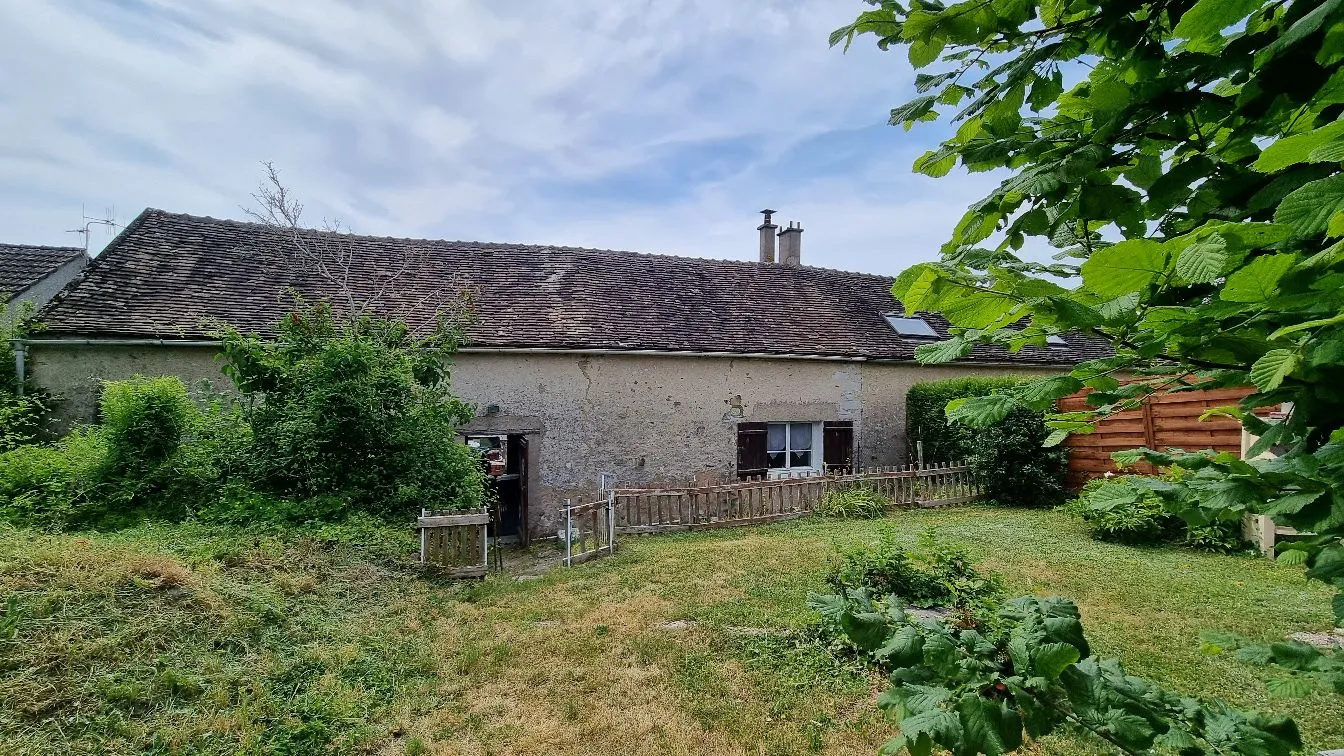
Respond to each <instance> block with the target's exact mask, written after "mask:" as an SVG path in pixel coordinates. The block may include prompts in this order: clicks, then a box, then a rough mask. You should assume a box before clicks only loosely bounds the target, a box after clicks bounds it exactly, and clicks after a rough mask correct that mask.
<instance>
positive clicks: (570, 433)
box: [29, 345, 1055, 535]
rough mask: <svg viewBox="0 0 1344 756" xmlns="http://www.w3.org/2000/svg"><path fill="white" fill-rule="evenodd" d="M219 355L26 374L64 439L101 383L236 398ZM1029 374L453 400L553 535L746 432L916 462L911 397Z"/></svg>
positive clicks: (516, 382) (637, 375)
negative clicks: (795, 427) (831, 436)
mask: <svg viewBox="0 0 1344 756" xmlns="http://www.w3.org/2000/svg"><path fill="white" fill-rule="evenodd" d="M215 354H216V350H214V349H211V348H205V347H167V346H118V347H113V346H39V345H34V346H33V348H32V349H31V350H30V356H29V369H30V371H31V372H32V374H33V376H34V378H35V380H36V381H37V382H38V383H39V385H42V386H43V387H44V388H46V389H48V390H49V391H52V392H54V393H56V394H58V395H60V396H61V397H62V402H61V404H60V406H59V409H58V413H59V417H60V419H61V421H62V423H63V424H64V425H65V426H67V427H68V425H69V424H70V423H72V422H91V421H93V420H94V419H95V418H96V413H97V393H98V385H99V382H100V381H103V380H114V379H119V378H126V377H130V376H133V375H169V374H175V375H179V376H181V377H182V378H183V379H184V380H185V381H186V382H187V383H188V384H189V385H192V386H193V388H194V389H195V390H197V391H202V392H203V391H207V390H225V391H226V390H228V388H229V386H230V384H229V382H228V380H227V379H226V378H225V377H224V376H223V375H222V374H221V373H220V371H219V362H218V361H217V360H216V359H215ZM1048 372H1055V371H1052V370H1049V369H1043V368H1039V367H1028V366H1022V367H1017V366H1011V367H992V366H979V365H956V366H941V367H921V366H918V365H913V364H909V363H877V362H847V361H833V360H808V359H764V358H732V357H690V356H675V355H644V354H641V355H620V354H603V355H574V354H528V353H521V352H500V353H480V352H476V353H464V354H461V355H459V356H458V357H457V359H456V361H455V364H454V365H453V369H452V381H453V388H454V391H455V392H456V393H457V394H458V395H459V396H461V397H462V398H463V399H465V400H467V401H470V402H473V403H475V404H476V406H477V414H478V417H477V419H476V420H475V421H473V422H472V424H471V425H470V426H469V427H468V430H469V431H470V432H480V433H520V434H526V435H527V437H528V440H529V451H530V456H531V464H530V473H531V474H530V475H529V478H530V480H529V488H530V510H531V522H530V529H531V531H532V532H533V533H534V534H537V535H540V534H546V533H552V534H553V533H554V532H555V531H556V529H557V528H556V523H557V521H558V518H559V515H558V510H559V507H560V505H561V504H562V503H563V501H564V500H565V499H566V498H573V499H581V498H583V497H587V496H592V495H595V494H596V493H597V491H598V488H599V481H600V476H601V475H602V474H603V473H606V474H607V475H608V476H611V477H614V479H615V481H616V484H617V485H619V486H622V487H628V486H646V485H652V484H687V483H694V482H710V481H716V480H722V479H728V478H731V477H733V476H734V475H735V470H734V467H735V465H736V461H737V459H736V457H737V424H738V423H739V422H744V421H750V422H774V421H811V422H819V421H825V420H851V421H853V423H854V438H855V447H856V448H855V456H854V460H855V463H856V464H858V465H862V466H872V465H895V464H903V463H905V462H907V461H908V457H907V453H908V451H907V448H906V442H905V394H906V391H907V390H908V389H909V388H910V386H912V385H914V384H915V383H917V382H920V381H929V380H939V379H943V378H950V377H957V376H965V375H971V374H981V375H989V374H998V375H1007V374H1021V375H1031V374H1035V375H1040V374H1042V373H1048Z"/></svg>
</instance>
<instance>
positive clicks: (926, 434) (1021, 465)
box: [906, 377, 1068, 507]
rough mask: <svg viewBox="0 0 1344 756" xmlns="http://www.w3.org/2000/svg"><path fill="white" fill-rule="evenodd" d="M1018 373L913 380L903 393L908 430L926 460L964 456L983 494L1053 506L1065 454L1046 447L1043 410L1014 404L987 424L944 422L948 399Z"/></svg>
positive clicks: (988, 389)
mask: <svg viewBox="0 0 1344 756" xmlns="http://www.w3.org/2000/svg"><path fill="white" fill-rule="evenodd" d="M1023 380H1024V379H1023V378H1020V377H1002V378H953V379H950V380H944V381H928V382H925V383H916V384H915V385H914V386H912V387H911V388H910V391H909V392H908V393H907V394H906V428H907V434H908V437H909V438H910V439H911V441H916V440H920V439H922V440H923V441H924V459H925V460H926V461H928V462H952V461H958V460H963V459H964V460H967V461H968V462H969V463H970V465H971V469H972V472H973V474H974V475H975V477H976V479H977V481H978V482H979V483H980V484H981V485H982V486H983V487H984V489H985V495H986V496H988V497H989V498H990V499H993V500H995V501H997V502H999V503H1000V504H1004V505H1007V506H1024V507H1051V506H1057V505H1058V504H1060V503H1062V502H1063V501H1064V498H1065V488H1064V475H1065V472H1066V471H1067V468H1068V453H1067V451H1065V450H1064V449H1062V448H1059V447H1048V448H1047V447H1046V446H1044V443H1045V440H1046V438H1047V437H1049V435H1050V430H1049V429H1048V428H1047V427H1046V426H1045V414H1044V413H1041V412H1032V411H1031V410H1028V409H1025V408H1021V407H1015V408H1014V409H1012V410H1011V411H1009V412H1008V414H1007V416H1005V417H1004V418H1003V419H1002V420H1000V421H999V422H997V423H995V424H993V425H991V426H989V427H987V428H971V427H969V426H967V425H963V424H961V423H950V422H948V420H947V414H946V408H947V404H948V402H950V401H952V400H954V399H964V398H967V397H972V396H988V395H990V394H995V393H998V392H1001V391H1005V390H1007V389H1010V388H1013V387H1014V386H1017V385H1019V384H1020V383H1022V382H1023Z"/></svg>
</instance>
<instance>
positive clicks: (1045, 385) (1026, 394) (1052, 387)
mask: <svg viewBox="0 0 1344 756" xmlns="http://www.w3.org/2000/svg"><path fill="white" fill-rule="evenodd" d="M1082 388H1083V382H1082V381H1080V380H1078V379H1077V378H1074V377H1073V376H1071V375H1057V376H1055V377H1053V378H1046V379H1043V380H1039V381H1032V382H1031V383H1026V384H1023V385H1022V386H1021V387H1019V388H1018V389H1017V392H1016V393H1017V398H1018V399H1020V400H1021V401H1023V402H1026V403H1027V404H1032V405H1036V404H1042V403H1046V402H1053V401H1054V400H1056V399H1060V398H1062V397H1066V396H1068V395H1070V394H1073V393H1075V392H1077V391H1081V390H1082Z"/></svg>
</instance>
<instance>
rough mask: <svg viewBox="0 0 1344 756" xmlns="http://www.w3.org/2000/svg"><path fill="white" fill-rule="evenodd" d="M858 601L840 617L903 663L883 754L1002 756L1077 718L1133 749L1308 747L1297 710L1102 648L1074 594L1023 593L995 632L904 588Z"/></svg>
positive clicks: (887, 701)
mask: <svg viewBox="0 0 1344 756" xmlns="http://www.w3.org/2000/svg"><path fill="white" fill-rule="evenodd" d="M848 598H849V600H848V601H847V602H844V603H834V604H831V605H829V607H830V610H831V611H832V612H833V614H834V615H835V616H834V617H833V618H832V619H833V621H836V622H838V623H839V625H840V626H841V627H843V628H844V630H845V632H846V634H847V635H848V636H849V638H850V639H851V640H852V641H853V642H854V643H855V644H856V645H858V646H859V647H860V648H861V649H864V650H866V651H868V652H871V653H872V654H873V655H874V656H875V657H876V658H877V659H878V660H879V661H880V662H882V663H883V664H884V666H886V667H888V668H889V669H892V670H894V671H893V672H892V675H891V680H892V684H893V686H892V688H891V689H890V690H888V691H887V692H886V693H884V694H882V696H881V698H879V699H878V705H879V706H881V707H882V708H883V709H886V710H888V711H891V712H893V713H894V714H895V715H896V717H898V718H899V720H900V734H899V735H897V736H896V738H894V739H893V740H891V741H890V742H888V743H887V744H886V745H885V746H884V747H883V749H882V750H883V752H884V753H895V752H897V751H899V750H902V749H904V750H907V751H909V752H910V753H911V754H913V755H914V756H927V755H928V754H930V753H933V751H934V748H935V747H937V748H940V749H946V750H948V751H951V752H952V753H953V754H956V755H957V756H962V755H963V754H966V755H971V754H979V753H983V754H990V755H991V756H992V755H993V754H1002V753H1008V752H1011V751H1015V750H1017V749H1018V748H1020V747H1021V746H1022V745H1023V744H1024V743H1025V742H1026V740H1027V739H1029V738H1038V737H1041V736H1043V735H1046V734H1049V733H1050V732H1053V731H1054V730H1056V729H1058V728H1059V727H1061V726H1062V725H1065V724H1066V723H1068V724H1070V725H1072V726H1074V727H1077V728H1080V729H1082V730H1085V731H1087V732H1090V733H1092V734H1093V735H1095V736H1097V737H1098V738H1101V739H1102V740H1104V741H1106V742H1107V743H1109V744H1111V745H1112V746H1113V747H1114V748H1115V749H1116V750H1118V751H1120V752H1122V753H1126V754H1143V753H1150V752H1152V751H1154V750H1155V749H1156V750H1160V751H1162V752H1168V753H1179V754H1182V755H1183V756H1197V755H1199V754H1245V755H1246V756H1252V755H1264V756H1271V755H1274V756H1277V755H1278V754H1288V753H1292V752H1293V751H1295V750H1297V749H1300V748H1301V747H1302V743H1301V736H1300V734H1299V733H1298V730H1297V726H1296V725H1295V724H1294V723H1293V722H1292V720H1290V719H1287V718H1284V717H1267V716H1263V715H1261V714H1257V713H1254V712H1244V711H1239V710H1236V709H1233V708H1231V707H1229V706H1227V705H1226V704H1224V703H1221V702H1217V701H1213V702H1205V701H1200V700H1198V699H1194V698H1189V697H1184V696H1180V695H1177V694H1175V693H1172V692H1170V691H1167V690H1164V689H1162V688H1161V687H1159V686H1157V685H1154V684H1153V683H1151V682H1149V681H1147V680H1144V679H1142V678H1139V677H1134V676H1132V675H1129V674H1126V673H1125V671H1124V668H1123V667H1121V665H1120V662H1118V661H1116V660H1114V659H1101V658H1098V657H1095V656H1093V655H1091V649H1090V648H1089V647H1088V644H1087V640H1086V639H1085V638H1084V637H1083V628H1082V624H1081V623H1080V622H1079V619H1078V608H1077V607H1076V606H1075V605H1074V604H1073V603H1072V602H1070V601H1068V600H1067V599H1062V598H1044V599H1038V598H1034V597H1031V596H1024V597H1022V598H1019V599H1015V600H1013V601H1011V602H1009V603H1008V604H1007V605H1006V606H1005V607H1004V608H1003V609H1002V610H1001V611H1000V613H999V621H998V622H997V623H996V626H995V627H994V628H993V629H987V628H981V627H975V626H966V627H957V626H950V625H948V624H946V623H943V622H939V621H937V620H932V619H916V618H914V617H912V616H911V615H909V614H908V613H907V612H906V611H905V606H904V605H903V604H902V602H901V601H900V600H899V599H898V598H896V597H891V598H889V599H888V600H887V601H886V602H883V603H874V602H872V601H871V600H869V598H868V595H867V593H866V592H865V591H851V592H849V596H848ZM821 608H822V609H823V611H824V610H825V609H826V607H824V606H823V607H821Z"/></svg>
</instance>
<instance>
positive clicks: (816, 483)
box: [612, 462, 983, 534]
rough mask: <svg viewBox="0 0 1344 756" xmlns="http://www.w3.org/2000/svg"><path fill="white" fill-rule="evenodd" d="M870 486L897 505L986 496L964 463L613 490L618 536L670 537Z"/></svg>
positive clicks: (751, 521)
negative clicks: (844, 473)
mask: <svg viewBox="0 0 1344 756" xmlns="http://www.w3.org/2000/svg"><path fill="white" fill-rule="evenodd" d="M848 488H870V489H872V490H874V491H877V492H878V493H880V494H882V495H883V496H885V497H887V498H889V499H891V500H892V501H893V502H894V503H895V504H897V505H898V506H926V507H932V506H945V505H949V504H961V503H965V502H970V501H975V500H977V499H979V498H982V496H983V491H982V490H981V489H980V487H979V486H978V485H977V484H976V483H975V482H974V479H973V477H972V475H971V470H970V467H968V466H967V465H966V464H965V463H951V462H948V463H940V464H936V465H930V466H927V467H925V468H924V469H923V470H921V469H919V468H917V467H914V466H907V467H882V468H872V469H866V470H859V471H857V472H854V473H850V474H846V475H815V476H810V477H803V478H781V479H760V478H757V479H752V480H746V481H742V482H738V483H725V484H720V485H711V486H698V487H687V488H666V489H641V488H627V489H617V490H616V491H613V492H612V500H613V502H614V505H615V517H616V523H615V525H616V532H617V533H622V534H639V533H666V532H669V531H675V530H691V529H705V528H722V527H733V526H737V525H757V524H760V523H766V522H776V521H779V520H789V519H793V518H796V517H804V516H806V515H809V514H811V513H812V512H813V511H814V510H815V508H816V506H817V504H818V503H820V502H821V499H822V497H823V496H825V495H826V493H827V492H828V491H832V490H845V489H848Z"/></svg>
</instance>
